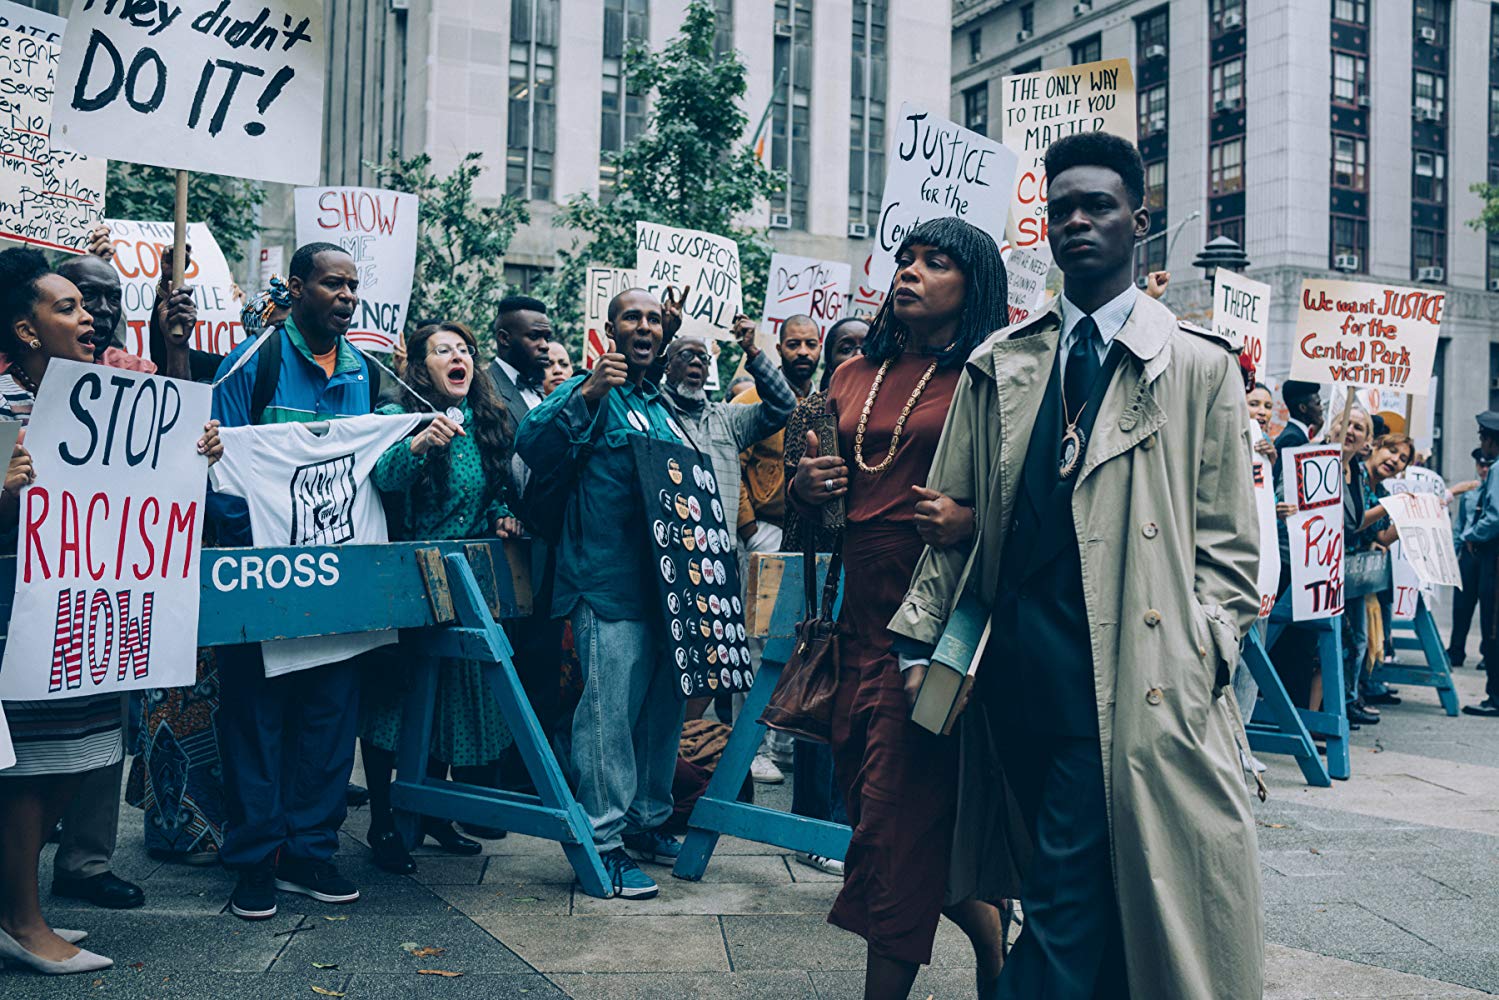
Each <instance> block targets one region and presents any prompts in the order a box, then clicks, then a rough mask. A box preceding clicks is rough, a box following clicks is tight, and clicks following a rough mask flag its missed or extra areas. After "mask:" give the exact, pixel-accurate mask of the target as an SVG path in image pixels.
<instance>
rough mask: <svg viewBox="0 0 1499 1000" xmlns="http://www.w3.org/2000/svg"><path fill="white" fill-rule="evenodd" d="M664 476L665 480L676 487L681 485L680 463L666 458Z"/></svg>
mask: <svg viewBox="0 0 1499 1000" xmlns="http://www.w3.org/2000/svg"><path fill="white" fill-rule="evenodd" d="M666 475H667V478H669V479H670V480H671V481H672V482H674V483H676V484H677V485H678V486H680V485H682V463H681V462H678V461H677V460H676V459H674V458H668V459H667V460H666Z"/></svg>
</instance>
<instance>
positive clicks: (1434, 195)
mask: <svg viewBox="0 0 1499 1000" xmlns="http://www.w3.org/2000/svg"><path fill="white" fill-rule="evenodd" d="M1446 195H1447V157H1446V156H1445V155H1444V154H1442V153H1437V152H1434V151H1432V150H1429V149H1418V150H1416V151H1415V163H1414V169H1413V171H1412V177H1411V197H1412V198H1416V199H1418V200H1420V201H1435V202H1442V201H1446V200H1447V199H1446Z"/></svg>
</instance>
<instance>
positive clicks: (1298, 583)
mask: <svg viewBox="0 0 1499 1000" xmlns="http://www.w3.org/2000/svg"><path fill="white" fill-rule="evenodd" d="M1280 460H1281V467H1282V471H1283V474H1284V476H1285V483H1284V484H1283V489H1284V495H1285V499H1286V502H1287V503H1293V504H1295V505H1296V512H1295V513H1294V514H1292V515H1291V516H1290V517H1289V518H1287V519H1286V531H1287V534H1288V535H1289V537H1290V540H1291V617H1292V618H1293V619H1294V620H1296V621H1298V622H1304V621H1310V620H1312V619H1315V618H1332V617H1334V616H1336V615H1339V614H1342V612H1343V462H1342V451H1341V449H1339V448H1330V447H1328V446H1327V445H1321V444H1309V445H1303V446H1301V447H1300V448H1287V449H1286V450H1285V451H1283V452H1281V455H1280Z"/></svg>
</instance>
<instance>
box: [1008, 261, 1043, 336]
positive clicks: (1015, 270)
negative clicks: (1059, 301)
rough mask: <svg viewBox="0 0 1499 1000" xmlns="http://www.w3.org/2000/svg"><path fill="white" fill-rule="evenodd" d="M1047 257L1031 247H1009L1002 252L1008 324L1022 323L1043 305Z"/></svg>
mask: <svg viewBox="0 0 1499 1000" xmlns="http://www.w3.org/2000/svg"><path fill="white" fill-rule="evenodd" d="M1050 271H1051V261H1050V260H1049V259H1048V258H1046V257H1043V256H1042V255H1041V254H1038V253H1036V252H1035V251H1034V250H1011V251H1010V252H1009V253H1008V254H1007V255H1006V256H1005V287H1006V288H1007V289H1008V293H1009V313H1008V315H1009V318H1008V320H1007V322H1008V323H1009V324H1011V325H1014V324H1016V323H1024V322H1025V321H1026V320H1028V319H1030V318H1031V317H1032V316H1034V315H1036V314H1037V313H1039V312H1040V311H1041V310H1042V309H1043V308H1045V306H1046V275H1047V274H1048V273H1049V272H1050Z"/></svg>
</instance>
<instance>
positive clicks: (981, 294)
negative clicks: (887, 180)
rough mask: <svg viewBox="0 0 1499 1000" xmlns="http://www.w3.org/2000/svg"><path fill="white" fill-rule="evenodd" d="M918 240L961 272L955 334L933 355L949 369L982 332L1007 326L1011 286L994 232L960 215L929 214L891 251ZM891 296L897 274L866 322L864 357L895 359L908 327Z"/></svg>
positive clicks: (964, 357) (986, 333)
mask: <svg viewBox="0 0 1499 1000" xmlns="http://www.w3.org/2000/svg"><path fill="white" fill-rule="evenodd" d="M917 245H921V246H929V247H936V248H937V249H938V250H941V251H942V252H943V253H945V254H947V255H948V256H949V257H951V258H952V259H953V262H954V263H955V264H957V265H958V270H960V271H962V272H963V280H964V288H963V317H962V318H961V319H960V320H958V335H957V337H955V338H954V339H953V342H952V343H951V344H950V345H948V347H947V348H946V349H945V350H943V351H941V352H939V353H938V354H937V367H939V368H952V367H955V366H957V365H961V364H962V363H963V362H964V361H967V360H968V355H970V354H972V353H973V349H974V348H975V347H977V346H978V345H979V344H980V343H982V342H983V340H984V338H985V337H988V336H989V334H991V333H993V332H994V331H995V330H999V329H1002V328H1003V327H1005V326H1007V325H1008V316H1009V302H1008V299H1009V285H1008V283H1007V282H1006V280H1005V264H1004V260H1003V259H1002V258H1001V257H1000V256H999V247H998V246H996V245H995V243H994V238H993V237H992V236H990V235H989V234H988V233H986V232H984V231H983V230H982V229H978V228H976V227H974V226H971V225H969V224H968V223H966V222H964V221H962V220H961V219H952V218H947V219H928V220H927V221H926V222H923V223H921V224H920V225H918V226H916V227H915V228H913V229H912V230H911V231H910V232H908V233H906V238H905V239H903V240H901V241H900V246H899V247H898V248H897V249H896V251H895V256H897V257H898V256H900V254H901V252H902V251H904V250H905V249H907V248H908V247H912V246H917ZM898 273H899V269H897V274H898ZM894 297H895V279H894V278H891V279H890V289H889V294H887V295H886V296H885V301H884V302H883V303H882V304H881V305H880V309H879V312H877V313H875V314H874V319H873V320H871V321H870V323H869V336H868V337H866V338H865V339H864V356H865V357H867V358H869V359H870V360H871V361H879V362H883V361H887V360H891V359H893V358H898V357H900V355H901V352H902V351H904V350H905V348H906V339H907V336H908V334H909V331H907V330H906V328H905V325H904V324H902V323H901V321H900V320H898V319H896V318H895V311H894Z"/></svg>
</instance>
